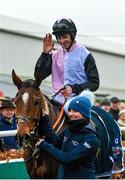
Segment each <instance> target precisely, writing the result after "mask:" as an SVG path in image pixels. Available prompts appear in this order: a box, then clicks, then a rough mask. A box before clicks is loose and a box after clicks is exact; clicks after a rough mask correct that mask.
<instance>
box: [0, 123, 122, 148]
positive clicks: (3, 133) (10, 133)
mask: <svg viewBox="0 0 125 180" xmlns="http://www.w3.org/2000/svg"><path fill="white" fill-rule="evenodd" d="M120 130H121V131H124V130H125V127H120ZM16 134H17V130H11V131H0V137H7V136H15V135H16ZM123 150H124V151H125V147H123Z"/></svg>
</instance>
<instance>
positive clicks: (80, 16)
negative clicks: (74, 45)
mask: <svg viewBox="0 0 125 180" xmlns="http://www.w3.org/2000/svg"><path fill="white" fill-rule="evenodd" d="M0 15H6V16H10V17H15V18H19V19H23V20H28V21H31V22H35V23H38V24H42V25H47V26H50V31H51V27H52V25H53V24H54V22H55V21H56V20H57V19H60V18H62V17H68V18H71V19H72V20H73V21H74V22H75V24H76V26H77V29H78V34H82V35H86V36H92V37H95V38H104V39H106V40H111V41H113V42H117V43H120V44H125V0H0Z"/></svg>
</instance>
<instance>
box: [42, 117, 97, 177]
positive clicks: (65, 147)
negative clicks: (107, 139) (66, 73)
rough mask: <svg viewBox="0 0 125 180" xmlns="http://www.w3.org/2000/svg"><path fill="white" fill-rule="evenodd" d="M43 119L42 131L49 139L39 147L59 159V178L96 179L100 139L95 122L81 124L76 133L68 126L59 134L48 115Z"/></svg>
mask: <svg viewBox="0 0 125 180" xmlns="http://www.w3.org/2000/svg"><path fill="white" fill-rule="evenodd" d="M43 121H44V125H43V129H42V131H41V132H43V134H44V135H45V136H46V139H47V141H43V142H41V144H40V145H39V147H40V148H42V149H44V150H46V151H47V152H49V153H50V154H51V155H52V156H53V157H54V158H55V159H57V160H58V161H59V164H60V165H59V169H58V178H61V179H74V178H75V179H95V178H96V177H95V160H96V154H97V151H98V147H99V140H98V138H97V136H96V132H95V129H94V128H95V127H94V126H93V124H92V123H91V122H90V123H89V124H88V125H86V126H83V127H82V126H81V128H80V130H78V131H77V132H75V133H74V132H72V131H71V130H70V129H69V128H68V127H67V128H65V129H64V131H63V132H62V133H61V134H60V135H57V134H55V133H54V131H53V130H52V127H51V126H50V124H49V119H48V116H44V118H43V119H42V120H41V122H43ZM53 144H54V145H53Z"/></svg>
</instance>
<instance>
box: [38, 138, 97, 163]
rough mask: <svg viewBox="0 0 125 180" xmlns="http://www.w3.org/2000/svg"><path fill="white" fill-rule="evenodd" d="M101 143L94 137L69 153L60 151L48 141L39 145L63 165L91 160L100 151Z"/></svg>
mask: <svg viewBox="0 0 125 180" xmlns="http://www.w3.org/2000/svg"><path fill="white" fill-rule="evenodd" d="M98 146H99V142H98V139H97V137H96V135H94V136H93V137H91V138H89V139H88V140H86V141H85V142H84V143H83V144H80V145H78V146H77V147H76V148H75V149H73V150H71V151H69V152H63V151H62V150H59V149H58V148H56V147H55V146H53V145H52V144H49V143H47V142H46V141H43V142H41V144H40V145H39V147H40V148H42V149H44V150H46V151H47V152H49V153H50V154H51V155H52V156H54V157H55V158H56V159H57V160H58V161H59V162H61V163H63V164H68V165H70V164H72V165H73V163H74V164H76V163H77V162H79V161H81V160H83V159H87V158H89V156H91V155H93V154H94V155H95V154H96V152H97V150H98Z"/></svg>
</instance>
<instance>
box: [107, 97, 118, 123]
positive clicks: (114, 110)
mask: <svg viewBox="0 0 125 180" xmlns="http://www.w3.org/2000/svg"><path fill="white" fill-rule="evenodd" d="M119 103H120V100H119V99H118V98H117V97H112V98H111V99H110V110H109V113H110V115H111V116H112V117H113V118H114V120H116V121H118V119H119Z"/></svg>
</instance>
